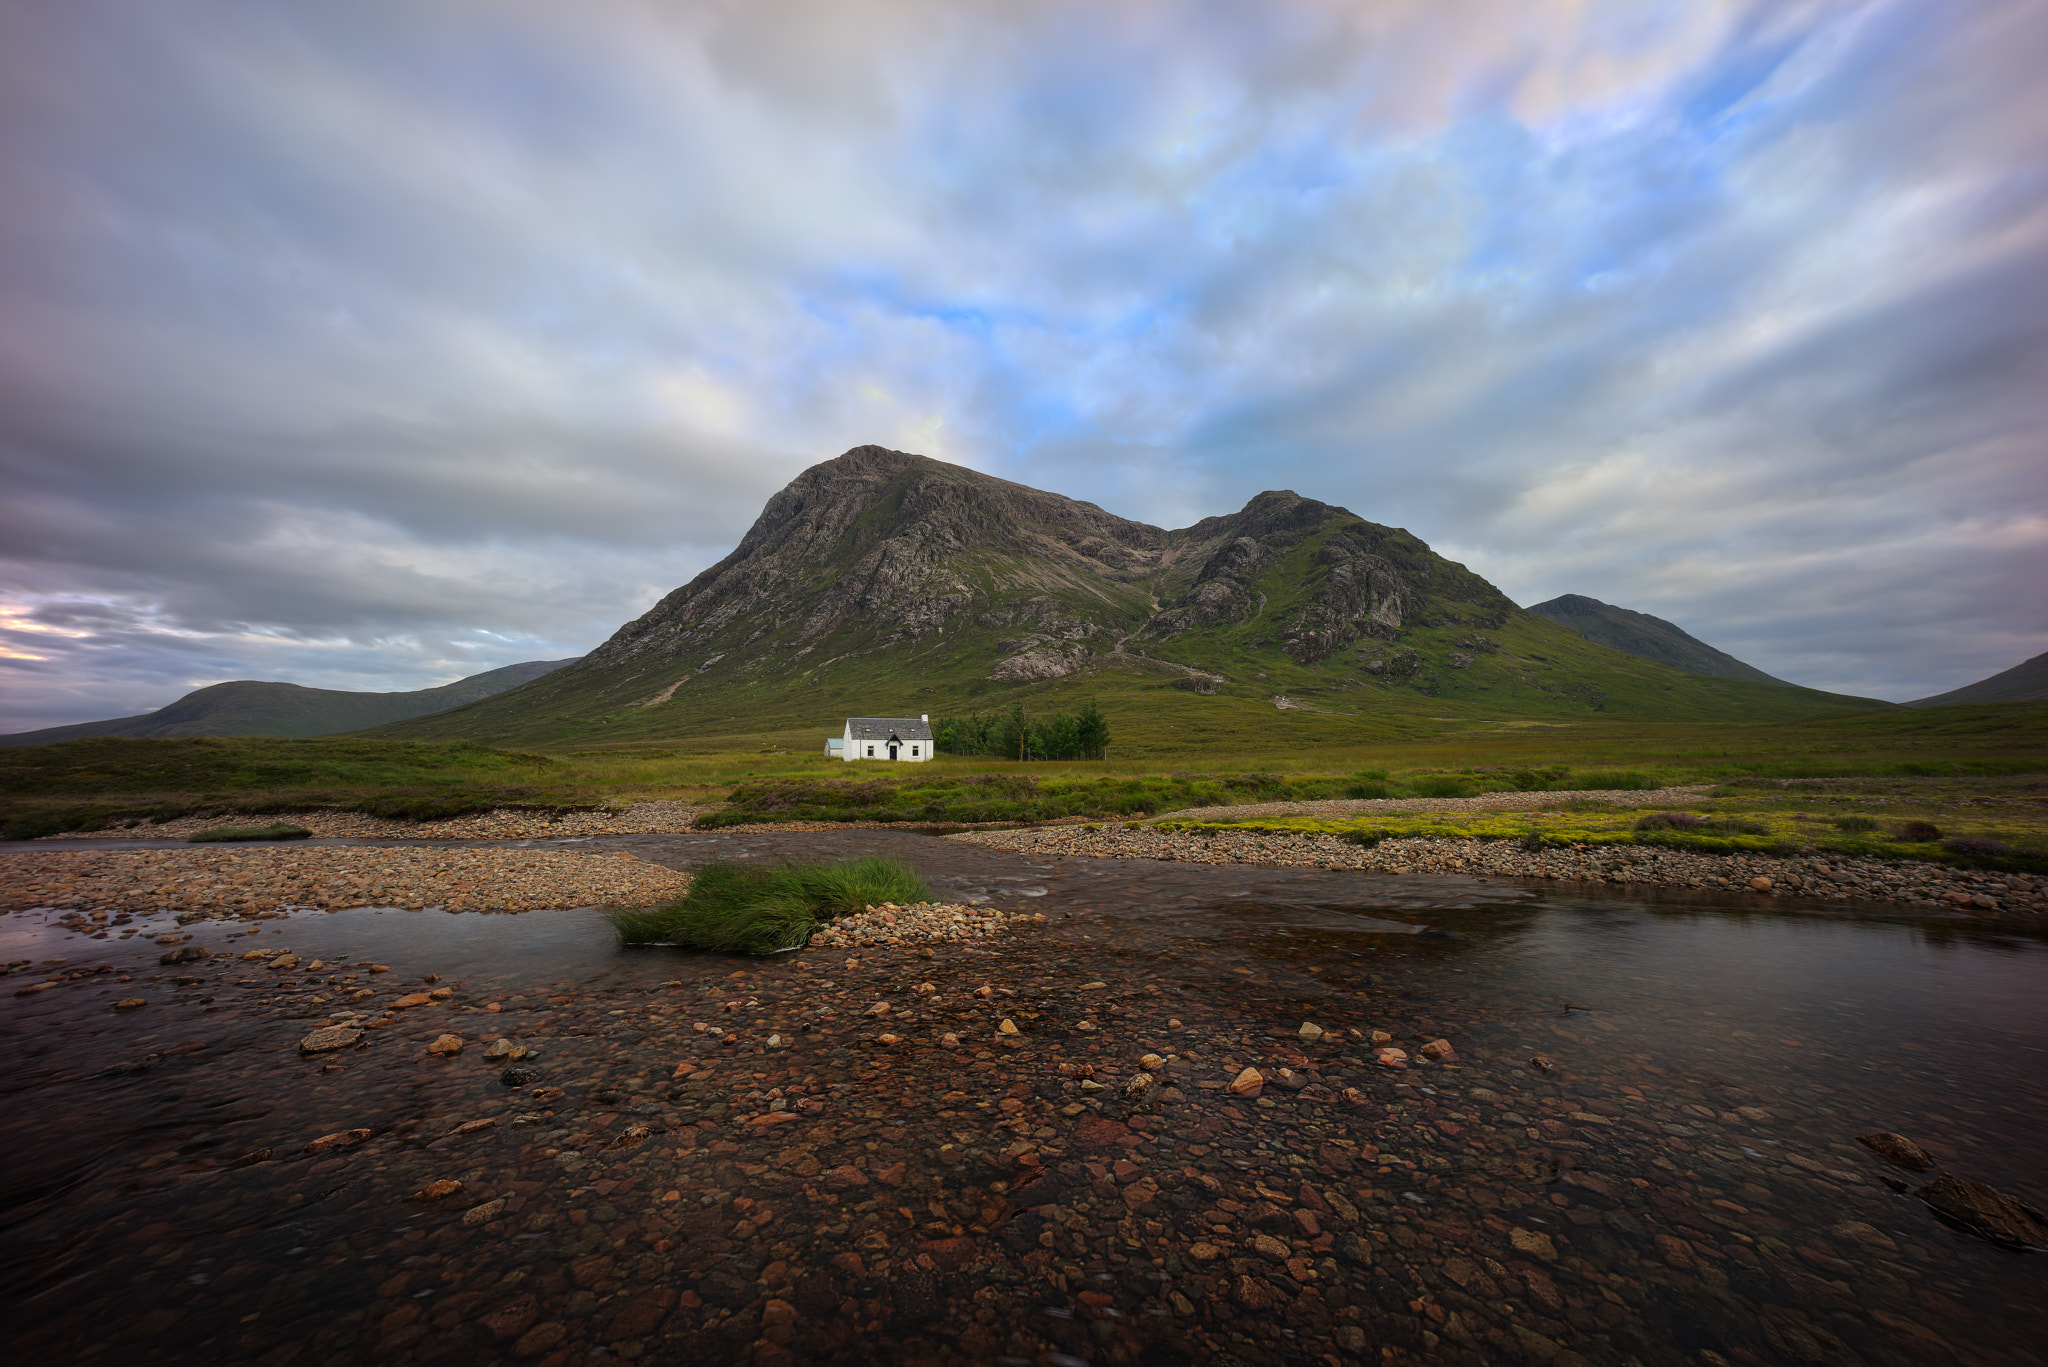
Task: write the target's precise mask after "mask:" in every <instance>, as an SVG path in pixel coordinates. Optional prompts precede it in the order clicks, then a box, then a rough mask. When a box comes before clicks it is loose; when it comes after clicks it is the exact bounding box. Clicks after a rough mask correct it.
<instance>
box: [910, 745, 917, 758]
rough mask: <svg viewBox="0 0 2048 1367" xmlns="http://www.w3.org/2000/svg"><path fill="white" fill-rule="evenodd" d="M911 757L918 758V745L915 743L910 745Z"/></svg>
mask: <svg viewBox="0 0 2048 1367" xmlns="http://www.w3.org/2000/svg"><path fill="white" fill-rule="evenodd" d="M910 757H911V758H912V759H916V758H917V747H916V746H915V745H913V746H911V747H910Z"/></svg>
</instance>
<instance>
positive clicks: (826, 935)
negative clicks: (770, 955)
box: [810, 902, 1045, 949]
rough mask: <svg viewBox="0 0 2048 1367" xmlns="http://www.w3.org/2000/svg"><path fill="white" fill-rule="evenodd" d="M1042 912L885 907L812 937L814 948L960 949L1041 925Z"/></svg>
mask: <svg viewBox="0 0 2048 1367" xmlns="http://www.w3.org/2000/svg"><path fill="white" fill-rule="evenodd" d="M1044 924H1045V914H1044V913H1043V912H1039V913H1031V912H1021V911H1020V912H1006V911H1001V910H998V909H997V908H995V907H985V906H967V905H964V904H956V903H951V902H915V903H912V904H910V905H908V906H898V905H897V904H896V903H894V902H884V903H883V904H882V905H880V906H876V907H869V908H867V909H866V910H865V911H858V912H855V913H853V914H852V915H849V916H841V917H839V918H838V919H836V920H833V921H829V922H827V923H826V924H825V925H824V926H822V927H820V928H819V929H818V931H817V932H816V933H815V934H813V935H812V936H811V939H810V947H811V948H814V949H863V948H869V947H881V946H891V945H927V944H960V943H964V942H968V941H974V940H986V939H988V938H990V937H992V936H995V935H1000V934H1001V933H1003V932H1004V931H1005V930H1008V929H1009V928H1010V927H1012V926H1015V925H1044Z"/></svg>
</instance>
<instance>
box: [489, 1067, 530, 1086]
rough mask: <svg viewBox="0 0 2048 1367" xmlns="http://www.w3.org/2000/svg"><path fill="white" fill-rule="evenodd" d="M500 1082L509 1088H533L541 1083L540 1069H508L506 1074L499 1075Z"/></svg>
mask: <svg viewBox="0 0 2048 1367" xmlns="http://www.w3.org/2000/svg"><path fill="white" fill-rule="evenodd" d="M498 1081H500V1082H502V1083H504V1084H505V1085H506V1086H507V1087H531V1086H532V1085H533V1084H534V1083H536V1082H539V1081H540V1069H538V1068H507V1069H506V1070H505V1071H504V1072H502V1073H500V1074H498Z"/></svg>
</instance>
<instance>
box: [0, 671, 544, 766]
mask: <svg viewBox="0 0 2048 1367" xmlns="http://www.w3.org/2000/svg"><path fill="white" fill-rule="evenodd" d="M574 663H576V661H575V659H568V660H528V661H526V662H525V663H524V664H516V665H506V666H505V667H504V668H503V669H493V670H488V671H486V672H485V673H482V674H472V675H470V676H469V677H468V678H466V679H457V680H456V681H455V682H454V683H450V684H442V685H441V686H440V687H439V688H422V689H417V690H415V691H413V692H410V693H349V692H344V691H341V690H339V689H331V688H302V687H300V686H299V685H298V684H289V683H264V682H259V681H257V680H255V679H237V680H235V681H234V682H233V683H220V684H214V685H213V686H212V687H210V688H201V689H196V690H194V691H193V692H190V693H187V694H186V695H185V696H184V697H182V698H180V699H178V700H177V701H176V702H174V703H172V704H171V705H170V706H169V707H164V708H159V709H158V710H157V711H154V712H148V713H145V714H143V715H142V716H139V717H116V718H114V719H113V720H112V721H86V722H79V723H77V724H76V725H73V726H51V727H45V728H44V729H43V730H41V731H18V732H15V733H14V734H13V735H6V736H0V746H13V745H50V744H53V743H55V742H57V741H60V740H79V739H81V738H83V737H86V736H131V737H135V738H138V739H152V738H160V737H167V736H279V737H285V738H291V737H302V736H331V735H334V734H336V733H337V732H342V731H360V730H362V729H363V728H364V727H366V726H382V725H384V724H385V723H386V722H394V721H405V720H407V719H408V718H411V717H419V716H424V715H426V714H427V713H429V712H440V711H443V710H445V709H447V708H450V707H461V706H462V705H463V704H464V703H472V702H478V701H480V700H482V699H484V698H488V697H492V696H494V695H495V694H499V693H503V692H504V691H505V690H506V689H508V688H517V687H518V686H519V685H520V684H523V683H526V682H528V681H529V680H532V679H538V678H539V677H541V675H543V674H549V673H552V672H554V671H555V670H557V669H560V668H562V667H563V666H564V665H572V664H574Z"/></svg>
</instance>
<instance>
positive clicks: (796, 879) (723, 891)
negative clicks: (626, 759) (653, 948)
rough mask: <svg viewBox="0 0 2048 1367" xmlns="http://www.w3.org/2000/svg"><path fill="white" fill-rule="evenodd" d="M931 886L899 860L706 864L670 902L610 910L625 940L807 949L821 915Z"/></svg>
mask: <svg viewBox="0 0 2048 1367" xmlns="http://www.w3.org/2000/svg"><path fill="white" fill-rule="evenodd" d="M929 900H931V890H930V889H929V888H927V887H926V886H925V883H924V880H923V879H922V878H919V877H918V876H917V874H916V873H914V872H913V871H912V870H910V869H908V868H906V867H905V866H903V865H902V864H899V863H897V862H896V861H895V860H893V859H856V860H849V861H846V862H843V863H837V864H802V865H786V866H782V867H774V866H762V865H756V864H740V863H728V862H724V861H720V862H716V863H711V864H706V865H705V866H704V867H703V868H701V869H699V870H697V872H696V873H695V874H693V875H692V876H691V879H690V890H689V891H688V892H687V893H685V894H684V895H683V896H681V897H680V898H678V899H676V900H675V901H673V902H670V903H669V904H667V905H666V906H659V907H615V908H613V909H612V910H611V911H609V912H608V913H606V914H607V915H608V916H609V918H610V920H611V923H612V927H613V929H614V930H616V931H617V932H618V936H619V943H620V944H622V945H677V946H680V947H682V948H685V949H705V950H712V951H714V952H718V953H724V954H779V953H781V952H782V951H784V950H787V949H801V948H802V947H803V946H804V945H805V944H806V943H807V942H809V940H810V938H811V933H812V932H813V931H815V930H816V929H817V928H818V924H819V922H821V921H829V920H832V919H833V918H835V917H838V916H844V915H847V914H848V913H851V912H856V911H859V910H861V909H862V908H863V907H869V906H874V905H876V904H878V903H882V902H898V903H903V902H925V901H929Z"/></svg>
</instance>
